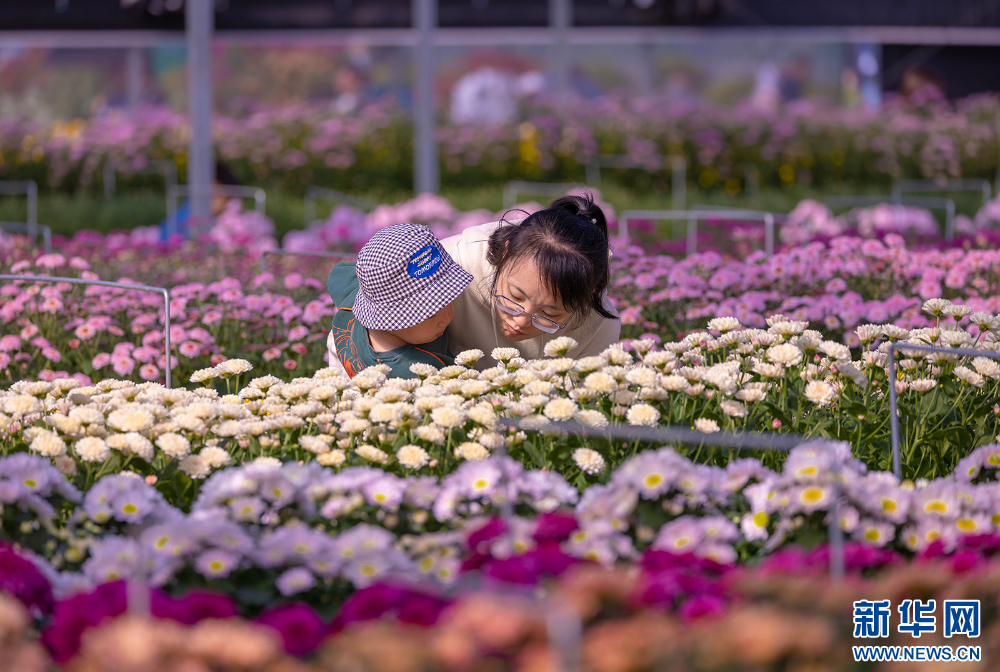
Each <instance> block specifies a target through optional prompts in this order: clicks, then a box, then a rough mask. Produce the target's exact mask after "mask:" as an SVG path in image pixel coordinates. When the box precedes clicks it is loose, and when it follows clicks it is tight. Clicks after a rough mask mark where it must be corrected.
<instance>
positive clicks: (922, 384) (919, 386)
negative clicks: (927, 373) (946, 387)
mask: <svg viewBox="0 0 1000 672" xmlns="http://www.w3.org/2000/svg"><path fill="white" fill-rule="evenodd" d="M935 387H937V381H936V380H934V379H933V378H917V379H916V380H914V381H913V382H911V383H910V389H912V390H916V391H917V392H930V391H931V390H933V389H934V388H935Z"/></svg>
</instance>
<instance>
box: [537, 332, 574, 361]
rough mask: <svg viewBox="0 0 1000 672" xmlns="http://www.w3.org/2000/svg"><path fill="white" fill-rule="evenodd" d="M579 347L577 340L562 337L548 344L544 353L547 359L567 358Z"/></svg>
mask: <svg viewBox="0 0 1000 672" xmlns="http://www.w3.org/2000/svg"><path fill="white" fill-rule="evenodd" d="M578 345H580V344H579V343H577V342H576V340H575V339H573V338H570V337H569V336H560V337H559V338H554V339H552V340H551V341H549V342H548V343H546V344H545V349H544V350H543V352H544V353H545V356H546V357H565V356H566V355H568V354H569V353H570V352H571V351H572V350H574V349H575V348H576V347H577V346H578Z"/></svg>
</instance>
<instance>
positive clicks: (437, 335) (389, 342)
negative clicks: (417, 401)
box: [327, 224, 472, 378]
mask: <svg viewBox="0 0 1000 672" xmlns="http://www.w3.org/2000/svg"><path fill="white" fill-rule="evenodd" d="M470 282H472V276H471V275H469V274H468V273H466V272H465V271H464V270H463V269H462V267H461V266H459V265H458V264H457V263H455V260H454V259H452V258H451V255H449V254H448V253H447V252H445V250H444V248H443V247H441V243H440V241H439V240H438V239H437V237H436V236H435V235H434V234H433V233H431V231H430V229H428V228H427V227H425V226H421V225H420V224H397V225H395V226H389V227H386V228H384V229H382V230H381V231H379V232H378V233H376V234H375V235H374V236H373V237H372V239H371V240H369V241H368V242H367V243H366V244H365V246H364V247H363V248H361V252H360V253H358V261H357V263H348V262H341V263H339V264H337V265H336V266H334V267H333V270H332V271H330V277H329V279H328V280H327V289H328V290H329V292H330V298H332V299H333V302H334V304H336V306H337V313H336V315H334V317H333V331H331V332H330V337H329V339H328V340H327V347H328V349H329V351H330V366H337V362H338V361H339V363H340V364H341V365H342V366H343V367H344V370H345V372H346V373H347V375H349V376H351V377H352V378H353V377H354V376H355V375H357V373H358V372H359V371H361V370H362V369H365V368H367V367H369V366H375V365H377V364H386V365H387V366H389V368H391V369H392V371H391V372H390V374H389V376H390V377H395V378H412V377H413V376H414V374H413V373H412V372H411V371H410V365H411V364H415V363H418V362H419V363H425V364H430V365H432V366H435V367H437V368H441V367H442V366H446V365H448V364H450V363H451V358H450V357H449V356H448V354H447V353H448V342H447V338H446V337H445V335H444V330H445V327H447V326H448V325H449V324H450V323H451V320H452V318H453V317H454V315H455V308H454V307H453V306H452V302H453V301H454V300H455V298H456V297H457V296H458V295H459V294H461V293H462V291H463V290H464V289H465V288H466V287H467V286H468V284H469V283H470Z"/></svg>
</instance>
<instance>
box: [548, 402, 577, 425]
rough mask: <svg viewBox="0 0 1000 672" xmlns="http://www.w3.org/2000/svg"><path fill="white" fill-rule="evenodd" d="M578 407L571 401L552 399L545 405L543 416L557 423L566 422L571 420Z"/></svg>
mask: <svg viewBox="0 0 1000 672" xmlns="http://www.w3.org/2000/svg"><path fill="white" fill-rule="evenodd" d="M579 410H580V407H579V406H577V405H576V402H574V401H573V400H572V399H553V400H552V401H550V402H549V403H547V404H545V410H544V411H542V412H543V413H545V415H546V416H547V417H549V418H551V419H552V420H555V421H557V422H568V421H570V420H572V419H573V418H574V417H575V416H576V414H577V412H578V411H579Z"/></svg>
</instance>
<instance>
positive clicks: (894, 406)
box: [887, 341, 1000, 478]
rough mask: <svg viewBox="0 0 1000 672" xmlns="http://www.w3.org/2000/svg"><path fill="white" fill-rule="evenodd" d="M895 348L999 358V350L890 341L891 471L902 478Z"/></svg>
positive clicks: (888, 349) (959, 355)
mask: <svg viewBox="0 0 1000 672" xmlns="http://www.w3.org/2000/svg"><path fill="white" fill-rule="evenodd" d="M896 350H915V351H917V352H926V353H941V354H947V355H955V356H957V357H989V358H991V359H1000V352H992V351H990V350H969V349H968V348H948V347H942V346H939V345H918V344H914V343H901V342H899V341H892V342H891V343H890V344H889V347H888V348H887V354H888V356H889V365H888V371H887V372H888V375H889V434H890V437H891V441H892V473H894V474H895V475H896V478H902V476H903V465H902V462H901V457H900V454H899V401H898V396H899V395H898V394H897V392H896Z"/></svg>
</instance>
